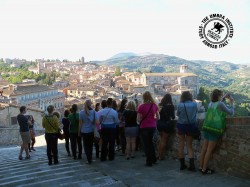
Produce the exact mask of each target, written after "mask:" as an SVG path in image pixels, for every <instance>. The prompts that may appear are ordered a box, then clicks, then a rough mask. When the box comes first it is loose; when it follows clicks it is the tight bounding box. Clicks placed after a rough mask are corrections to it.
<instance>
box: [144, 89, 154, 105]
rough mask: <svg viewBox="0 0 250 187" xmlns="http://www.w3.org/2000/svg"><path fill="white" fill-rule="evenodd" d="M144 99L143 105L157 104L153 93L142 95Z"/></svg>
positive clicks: (147, 92)
mask: <svg viewBox="0 0 250 187" xmlns="http://www.w3.org/2000/svg"><path fill="white" fill-rule="evenodd" d="M142 99H143V103H148V102H150V103H154V104H155V100H154V99H153V97H152V95H151V93H150V92H149V91H146V92H144V93H143V95H142Z"/></svg>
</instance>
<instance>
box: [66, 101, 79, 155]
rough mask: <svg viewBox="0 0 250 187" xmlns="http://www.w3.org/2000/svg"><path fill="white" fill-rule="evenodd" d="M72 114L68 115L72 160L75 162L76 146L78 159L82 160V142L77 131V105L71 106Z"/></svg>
mask: <svg viewBox="0 0 250 187" xmlns="http://www.w3.org/2000/svg"><path fill="white" fill-rule="evenodd" d="M71 110H72V113H71V114H70V115H69V120H70V126H69V134H70V143H71V151H72V154H73V158H74V159H75V160H76V146H77V147H78V159H82V142H81V136H78V131H79V113H77V105H76V104H73V105H72V107H71Z"/></svg>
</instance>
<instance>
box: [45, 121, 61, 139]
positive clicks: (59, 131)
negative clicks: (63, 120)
mask: <svg viewBox="0 0 250 187" xmlns="http://www.w3.org/2000/svg"><path fill="white" fill-rule="evenodd" d="M45 118H46V120H47V121H48V123H49V124H50V126H51V127H52V128H53V129H55V130H56V131H57V133H56V134H57V138H58V139H60V140H63V139H65V134H64V133H63V131H62V130H61V129H60V128H58V129H56V128H55V127H54V126H53V125H51V123H50V121H49V120H48V118H47V117H46V116H45Z"/></svg>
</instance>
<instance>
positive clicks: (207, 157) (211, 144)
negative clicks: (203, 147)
mask: <svg viewBox="0 0 250 187" xmlns="http://www.w3.org/2000/svg"><path fill="white" fill-rule="evenodd" d="M216 143H217V141H208V146H207V151H206V154H205V157H204V161H203V167H202V170H203V171H206V169H207V166H208V161H209V160H210V157H211V155H212V152H213V150H214V148H215V146H216Z"/></svg>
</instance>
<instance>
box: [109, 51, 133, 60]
mask: <svg viewBox="0 0 250 187" xmlns="http://www.w3.org/2000/svg"><path fill="white" fill-rule="evenodd" d="M131 56H137V54H135V53H131V52H127V53H118V54H116V55H114V56H112V57H111V58H109V59H118V58H119V59H120V58H128V57H131Z"/></svg>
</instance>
